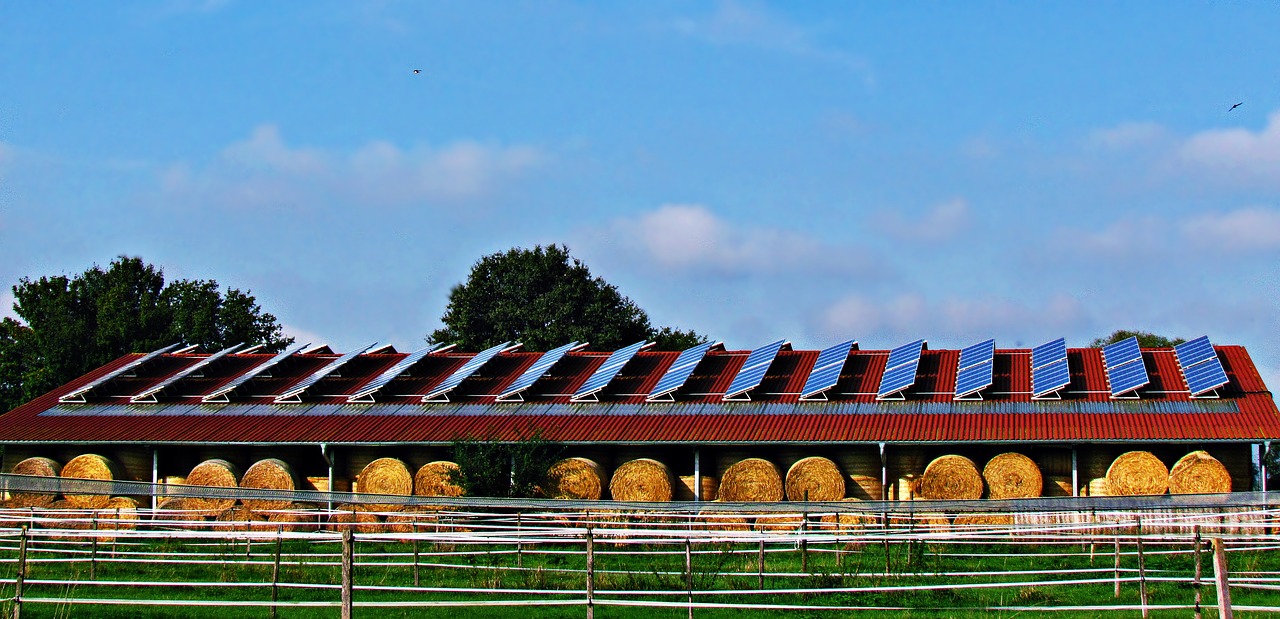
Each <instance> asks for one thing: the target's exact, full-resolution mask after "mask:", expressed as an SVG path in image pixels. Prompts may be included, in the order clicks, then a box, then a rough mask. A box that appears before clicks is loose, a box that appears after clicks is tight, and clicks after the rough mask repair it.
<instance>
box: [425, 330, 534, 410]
mask: <svg viewBox="0 0 1280 619" xmlns="http://www.w3.org/2000/svg"><path fill="white" fill-rule="evenodd" d="M517 346H519V344H514V345H513V344H512V343H511V342H503V343H501V344H498V345H497V346H494V347H492V348H488V349H485V350H483V351H481V352H478V353H476V355H475V356H474V357H472V358H471V359H469V360H468V361H467V362H466V363H464V364H462V367H460V368H458V369H457V371H455V372H454V373H453V374H450V375H449V377H448V378H446V379H444V380H443V381H441V383H440V384H439V385H436V386H435V387H432V388H431V391H430V392H428V393H427V395H424V396H422V401H423V402H442V401H443V402H448V401H449V397H448V395H446V394H448V393H449V392H450V391H453V390H454V389H456V388H457V387H458V385H461V384H462V382H463V381H465V380H467V379H468V378H471V375H472V374H475V373H476V372H479V371H480V368H482V367H484V364H486V363H488V362H489V361H490V360H492V359H493V358H494V357H496V356H498V353H500V352H503V351H505V350H511V349H513V348H515V347H517Z"/></svg>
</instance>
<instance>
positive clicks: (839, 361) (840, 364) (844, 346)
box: [800, 340, 858, 400]
mask: <svg viewBox="0 0 1280 619" xmlns="http://www.w3.org/2000/svg"><path fill="white" fill-rule="evenodd" d="M857 345H858V342H856V341H854V340H849V341H847V342H840V343H839V344H836V345H835V346H832V347H831V348H828V349H826V350H824V351H822V352H820V353H818V361H817V362H816V363H814V364H813V370H811V371H810V372H809V378H808V379H806V380H805V381H804V389H803V390H801V391H800V399H801V400H816V399H819V396H821V398H820V399H823V400H825V399H827V396H826V395H825V394H824V392H825V391H826V390H828V389H830V388H832V387H835V386H836V383H838V382H840V372H841V371H842V370H844V362H845V361H847V360H848V359H849V351H851V350H853V347H854V346H857Z"/></svg>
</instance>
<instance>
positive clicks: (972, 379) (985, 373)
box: [954, 339, 996, 400]
mask: <svg viewBox="0 0 1280 619" xmlns="http://www.w3.org/2000/svg"><path fill="white" fill-rule="evenodd" d="M995 354H996V341H995V340H994V339H989V340H987V341H985V342H979V343H977V344H974V345H973V346H970V347H968V348H965V349H963V350H961V351H960V360H959V361H958V362H957V364H956V390H955V396H954V397H955V399H957V400H965V399H972V398H974V397H976V398H977V399H982V395H981V393H980V392H981V391H982V390H983V389H986V388H987V387H990V386H991V384H992V383H993V382H994V379H993V372H992V368H993V367H994V363H995Z"/></svg>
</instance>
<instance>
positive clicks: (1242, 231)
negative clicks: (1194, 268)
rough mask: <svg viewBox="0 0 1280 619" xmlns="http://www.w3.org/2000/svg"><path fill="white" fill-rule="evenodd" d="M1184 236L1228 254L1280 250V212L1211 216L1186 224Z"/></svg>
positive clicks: (1239, 211)
mask: <svg viewBox="0 0 1280 619" xmlns="http://www.w3.org/2000/svg"><path fill="white" fill-rule="evenodd" d="M1181 231H1182V234H1183V235H1184V236H1185V237H1186V238H1187V239H1188V240H1190V241H1196V242H1198V243H1200V244H1203V245H1208V246H1211V247H1217V248H1220V249H1222V250H1225V251H1228V252H1236V251H1255V250H1261V251H1267V250H1274V249H1277V248H1280V210H1276V209H1273V208H1264V207H1252V208H1242V209H1237V210H1234V211H1228V212H1225V213H1208V214H1205V215H1201V216H1199V217H1194V218H1191V219H1188V220H1186V221H1184V222H1183V223H1182V225H1181Z"/></svg>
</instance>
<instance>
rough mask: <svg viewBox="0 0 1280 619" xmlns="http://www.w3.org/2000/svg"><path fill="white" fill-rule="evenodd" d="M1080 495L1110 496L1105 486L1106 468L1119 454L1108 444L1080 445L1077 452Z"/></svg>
mask: <svg viewBox="0 0 1280 619" xmlns="http://www.w3.org/2000/svg"><path fill="white" fill-rule="evenodd" d="M1079 455H1080V457H1079V467H1080V468H1079V476H1080V478H1079V482H1080V496H1110V490H1109V489H1108V488H1107V469H1108V468H1109V467H1110V466H1111V463H1112V462H1114V461H1115V459H1116V456H1119V455H1120V453H1119V451H1118V450H1117V449H1116V448H1114V447H1110V446H1103V445H1093V446H1087V447H1082V448H1081V450H1080V452H1079Z"/></svg>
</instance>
